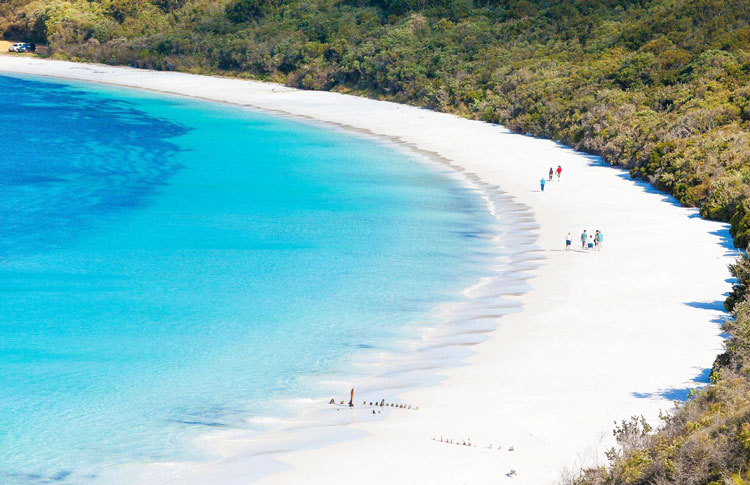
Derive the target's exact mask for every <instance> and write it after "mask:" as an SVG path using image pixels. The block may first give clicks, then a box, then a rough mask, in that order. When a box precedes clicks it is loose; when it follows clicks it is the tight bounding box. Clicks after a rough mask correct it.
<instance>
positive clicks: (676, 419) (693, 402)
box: [567, 254, 750, 485]
mask: <svg viewBox="0 0 750 485" xmlns="http://www.w3.org/2000/svg"><path fill="white" fill-rule="evenodd" d="M732 273H733V274H734V275H735V276H737V278H738V279H739V282H738V284H737V285H735V293H734V294H735V296H739V294H738V293H737V290H738V289H739V288H743V290H741V291H746V290H747V287H748V284H750V257H748V255H747V254H743V255H742V256H741V257H740V259H739V260H738V261H737V263H736V264H734V265H733V267H732ZM732 312H733V316H734V319H733V320H730V321H727V322H726V323H725V324H724V330H726V331H727V332H728V333H729V334H730V338H729V339H728V340H727V341H726V343H725V346H726V352H725V353H724V354H722V355H720V356H719V357H718V358H717V359H716V363H715V364H714V369H713V372H712V374H711V382H712V384H711V385H709V386H708V387H707V388H706V389H704V390H702V391H699V392H697V393H695V394H694V395H693V397H692V399H690V400H688V401H687V402H685V403H683V404H681V405H680V406H678V407H677V409H676V411H675V412H674V413H672V414H668V415H664V416H662V419H663V421H664V423H663V426H662V427H661V428H660V429H659V430H658V431H657V432H652V429H651V428H650V427H649V426H648V424H647V423H646V422H645V421H644V420H643V419H642V418H641V419H639V418H632V419H631V420H630V421H625V422H623V423H622V424H621V425H620V426H618V427H617V428H616V429H615V437H616V439H617V443H618V447H617V448H613V449H612V450H610V451H609V452H608V453H607V458H608V459H609V464H608V466H607V467H598V468H590V469H588V470H584V471H583V473H582V474H581V475H580V476H578V477H575V478H572V479H570V480H568V481H567V483H568V485H615V484H617V485H646V484H659V485H667V484H675V485H677V484H705V485H723V484H727V485H748V484H750V299H749V298H748V295H747V294H745V296H743V297H742V299H737V300H734V303H733V305H732Z"/></svg>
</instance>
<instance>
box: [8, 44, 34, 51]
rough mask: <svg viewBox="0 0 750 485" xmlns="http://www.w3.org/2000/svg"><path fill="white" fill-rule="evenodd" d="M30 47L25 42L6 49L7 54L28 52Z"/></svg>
mask: <svg viewBox="0 0 750 485" xmlns="http://www.w3.org/2000/svg"><path fill="white" fill-rule="evenodd" d="M30 50H31V45H30V44H27V43H26V42H16V43H15V44H13V45H11V46H10V47H8V52H29V51H30Z"/></svg>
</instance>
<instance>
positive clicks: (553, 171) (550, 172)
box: [540, 165, 562, 192]
mask: <svg viewBox="0 0 750 485" xmlns="http://www.w3.org/2000/svg"><path fill="white" fill-rule="evenodd" d="M555 174H557V181H558V182H559V181H560V175H562V167H561V166H560V165H558V166H557V170H555V169H553V168H552V167H550V168H549V181H550V182H552V177H554V175H555ZM540 183H541V184H542V192H544V184H546V183H547V181H546V180H545V179H544V177H542V180H540Z"/></svg>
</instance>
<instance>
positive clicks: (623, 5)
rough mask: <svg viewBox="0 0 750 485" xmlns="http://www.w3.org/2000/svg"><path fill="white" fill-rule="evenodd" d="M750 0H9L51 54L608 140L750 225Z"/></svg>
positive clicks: (24, 33) (669, 185) (739, 226)
mask: <svg viewBox="0 0 750 485" xmlns="http://www.w3.org/2000/svg"><path fill="white" fill-rule="evenodd" d="M749 18H750V3H748V2H746V1H744V0H602V1H594V0H571V1H561V0H219V1H212V0H6V1H5V2H2V4H0V30H1V31H3V32H4V35H5V37H6V38H10V39H14V40H22V39H23V40H27V41H33V42H36V43H40V44H43V43H49V45H50V48H51V53H52V55H53V56H55V57H64V58H73V59H77V60H88V61H97V62H104V63H111V64H126V65H131V66H136V67H144V68H155V69H164V70H182V71H189V72H200V73H217V72H221V73H223V74H230V75H236V76H247V77H254V78H259V79H265V80H271V81H278V82H283V83H288V84H290V85H292V86H297V87H301V88H305V89H325V90H337V91H342V92H353V93H357V94H361V95H366V96H372V97H379V98H385V99H390V100H394V101H399V102H404V103H410V104H415V105H419V106H426V107H429V108H432V109H436V110H441V111H449V112H454V113H458V114H461V115H463V116H468V117H472V118H477V119H482V120H487V121H492V122H499V123H502V124H504V125H506V126H508V127H510V128H512V129H514V130H517V131H519V132H523V133H530V134H533V135H536V136H543V137H548V138H553V139H556V140H560V141H563V142H564V143H566V144H569V145H571V146H573V147H575V148H578V149H581V150H585V151H587V152H591V153H595V154H600V155H602V156H603V157H604V159H605V160H606V161H607V162H609V163H611V164H613V165H619V166H623V167H627V168H628V169H630V173H631V175H632V176H633V177H638V178H643V179H646V180H648V181H650V182H651V183H653V184H654V185H655V186H656V187H657V188H659V189H660V190H663V191H666V192H669V193H670V194H672V195H674V196H675V197H676V198H677V199H679V201H680V202H681V203H682V204H684V205H687V206H695V207H700V210H701V214H702V215H703V216H704V217H707V218H710V219H716V220H721V221H727V222H731V227H732V236H733V238H734V241H735V244H736V245H737V246H738V247H745V246H746V245H747V243H748V235H749V234H750V198H749V197H748V195H750V138H749V134H748V131H749V129H748V128H749V127H750V83H749V82H748V81H749V80H750V26H748V19H749Z"/></svg>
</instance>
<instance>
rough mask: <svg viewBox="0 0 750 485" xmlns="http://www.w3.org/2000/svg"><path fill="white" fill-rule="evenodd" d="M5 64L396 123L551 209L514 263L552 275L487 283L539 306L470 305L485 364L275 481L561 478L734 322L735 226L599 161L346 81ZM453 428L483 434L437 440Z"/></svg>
mask: <svg viewBox="0 0 750 485" xmlns="http://www.w3.org/2000/svg"><path fill="white" fill-rule="evenodd" d="M2 70H5V71H9V72H17V73H24V74H33V75H48V76H53V77H58V78H67V79H72V80H82V81H93V82H99V83H104V84H114V85H120V86H127V87H136V88H143V89H150V90H154V91H162V92H167V93H172V94H178V95H185V96H192V97H197V98H202V99H208V100H212V101H219V102H227V103H231V104H238V105H245V106H251V107H255V108H259V109H263V110H269V111H275V112H279V113H286V114H291V115H293V116H302V117H308V118H311V119H315V120H318V121H323V122H327V123H332V124H335V125H339V126H342V127H351V128H353V129H356V130H362V131H364V132H369V133H372V134H377V135H380V136H385V137H389V138H391V139H393V140H396V141H399V142H401V143H403V144H405V145H407V146H410V147H413V148H416V149H418V150H420V151H424V152H428V153H433V154H435V155H436V156H439V157H441V158H443V159H444V160H445V161H446V163H448V164H449V166H451V167H452V168H454V169H456V170H461V171H462V172H463V173H464V175H465V176H467V177H468V179H469V180H471V181H472V182H474V183H475V184H477V185H481V186H483V187H486V188H488V189H491V190H493V191H497V186H499V187H502V189H503V190H504V191H505V193H507V195H503V197H506V200H508V201H509V199H512V201H513V203H517V204H520V205H521V206H523V207H528V208H529V209H530V211H531V213H532V214H534V215H535V216H536V218H537V219H538V221H539V223H540V227H539V229H538V230H537V232H538V237H539V241H538V243H537V244H538V246H539V247H540V249H539V250H533V249H530V251H532V253H531V254H533V255H534V257H537V258H538V257H542V256H544V257H545V258H546V259H545V262H544V264H543V265H541V266H540V267H538V268H529V267H528V266H527V265H526V263H524V262H523V261H519V262H518V263H517V264H516V263H514V264H510V265H509V266H508V267H510V268H512V267H514V265H516V266H517V265H521V266H522V267H523V269H524V270H525V271H527V272H530V273H531V274H533V275H534V276H535V279H534V285H533V287H532V288H531V289H530V291H528V292H527V293H525V294H522V295H521V294H519V292H517V291H513V289H512V288H511V289H510V291H508V288H505V291H503V289H502V288H497V286H496V285H484V286H478V287H475V288H474V290H473V293H472V295H471V296H472V298H474V299H475V300H480V299H481V300H483V301H486V302H494V303H495V304H497V303H498V300H497V299H498V298H500V297H502V296H505V297H506V298H508V294H510V298H511V300H512V301H513V302H514V303H513V304H515V305H523V306H524V310H523V311H522V312H520V313H514V314H508V315H505V317H504V318H502V319H500V320H497V318H496V315H494V314H487V313H486V312H485V310H482V312H479V311H477V312H475V313H474V314H473V316H471V317H470V318H476V317H483V316H484V317H485V318H486V319H488V320H491V321H492V325H493V326H494V325H497V329H496V330H495V331H494V333H493V338H492V339H490V340H487V341H484V342H482V343H478V344H477V345H476V346H475V347H474V349H475V350H476V351H477V352H476V354H474V355H473V356H471V357H469V358H468V359H467V362H468V363H469V365H468V366H463V367H457V368H452V369H449V370H443V371H441V372H440V374H441V376H443V382H442V384H441V385H439V386H436V387H433V388H422V389H417V390H410V391H408V392H406V393H404V395H403V396H402V398H403V402H411V403H418V404H419V405H420V407H421V410H420V412H419V413H417V414H411V415H408V416H406V415H405V414H403V413H402V414H400V415H394V416H391V417H389V419H387V420H378V421H375V422H362V423H358V424H354V425H352V426H349V427H348V428H351V429H354V430H356V431H359V432H365V433H367V436H368V437H367V438H366V439H363V440H359V441H357V442H356V445H352V443H351V442H345V441H342V442H337V443H335V444H332V445H330V446H328V447H326V448H324V449H321V448H314V449H304V450H296V451H288V452H284V453H282V454H280V455H279V456H280V458H281V459H282V460H283V461H284V462H286V463H288V464H290V465H291V467H290V468H289V469H288V470H287V471H285V472H283V473H278V474H274V475H270V476H268V477H266V478H265V479H263V480H261V482H262V483H298V482H299V483H302V482H304V483H329V482H331V481H338V480H345V479H348V478H351V477H356V481H357V482H358V483H373V482H375V481H378V482H379V481H384V480H387V481H389V482H391V483H427V482H430V483H455V482H456V481H457V480H458V481H459V482H468V483H485V482H493V483H494V482H497V481H502V480H504V479H509V478H512V477H507V476H506V474H507V473H508V472H509V470H511V469H514V470H516V471H517V473H518V475H517V476H516V477H515V478H513V479H514V480H515V481H516V482H518V481H519V480H520V481H521V483H551V482H552V481H554V479H555V478H556V477H557V476H558V474H559V472H560V470H561V469H562V468H563V467H565V466H575V464H576V462H580V461H582V460H586V459H595V458H596V457H597V456H599V454H600V451H601V449H603V448H604V447H605V446H603V445H606V444H608V441H607V440H604V442H603V443H601V442H599V441H598V440H597V437H598V436H604V435H605V434H608V433H609V429H610V427H611V424H612V420H615V419H622V418H625V417H627V416H629V415H631V414H644V415H646V417H647V418H650V419H651V420H652V421H653V420H654V418H655V416H656V414H657V413H658V410H659V409H666V408H668V407H669V402H670V400H671V399H672V398H673V397H678V395H679V394H680V391H681V390H682V389H683V388H687V387H691V386H692V387H695V386H696V385H699V381H696V380H695V379H694V378H695V376H698V375H701V372H702V370H703V369H705V368H707V367H709V366H710V364H711V362H712V361H713V358H714V357H715V355H716V353H718V351H719V349H720V345H721V338H720V336H719V329H718V326H717V325H716V323H715V321H714V322H713V323H712V320H716V319H717V318H720V316H721V313H722V312H721V310H720V309H719V307H718V306H717V305H716V304H715V302H717V301H720V300H721V297H722V293H723V292H724V291H726V290H727V289H728V288H729V283H728V282H727V281H726V280H727V276H728V275H727V274H726V270H725V267H726V263H727V262H729V261H730V260H731V257H732V254H733V251H732V250H731V249H730V246H729V244H728V239H727V237H728V236H727V227H726V225H723V224H718V223H713V222H707V221H703V220H701V219H699V218H697V217H695V214H696V213H695V211H694V210H690V209H684V208H680V207H678V206H677V205H676V203H675V202H674V200H672V199H671V198H669V197H667V196H664V195H663V194H659V193H656V192H655V191H653V190H651V189H650V188H648V187H647V186H645V185H643V184H638V183H635V182H632V181H630V180H627V179H626V177H624V176H623V175H624V174H623V172H620V171H618V170H615V169H612V168H609V167H604V166H603V165H602V164H601V163H600V162H599V161H598V160H597V159H595V158H592V157H587V156H585V155H582V154H579V153H576V152H574V151H572V150H570V149H567V148H565V147H562V146H559V145H557V144H555V143H553V142H550V141H545V140H535V139H531V138H528V137H523V136H520V135H514V134H511V133H509V132H508V131H507V130H504V129H502V128H500V127H498V126H493V125H489V124H486V123H481V122H476V121H469V120H465V119H462V118H458V117H455V116H452V115H447V114H442V113H435V112H430V111H426V110H421V109H418V108H413V107H408V106H401V105H397V104H393V103H387V102H379V101H373V100H367V99H363V98H356V97H352V96H345V95H340V94H336V93H324V92H311V91H297V90H293V89H290V88H286V87H282V86H278V85H272V84H264V83H258V82H250V81H241V80H233V79H225V78H213V77H204V76H194V75H189V74H180V73H164V72H152V71H142V70H135V69H129V68H116V67H110V66H98V65H96V66H95V65H82V64H75V63H68V62H60V61H42V60H32V59H26V58H11V57H7V56H0V71H2ZM557 163H562V165H563V169H564V172H563V180H562V182H561V183H560V184H556V183H553V184H550V187H549V188H548V190H547V191H546V192H545V193H541V192H540V191H539V190H538V188H537V185H538V181H539V178H540V177H543V176H544V175H545V173H546V170H547V168H548V167H549V166H550V165H552V164H557ZM496 193H497V194H500V195H502V193H501V192H499V191H498V192H496ZM522 219H523V218H522ZM516 222H521V221H516ZM516 227H518V226H516ZM584 227H585V228H588V229H589V230H593V229H602V230H603V231H604V233H605V234H606V235H607V240H606V243H607V248H606V250H605V251H604V252H602V253H597V254H581V253H577V252H574V253H571V254H565V253H564V252H562V251H560V249H561V246H562V245H561V244H560V243H561V242H562V239H563V237H564V235H565V233H566V232H569V231H570V232H573V231H580V230H581V229H582V228H584ZM511 234H517V233H512V231H511ZM516 269H518V268H517V267H516ZM696 274H698V275H700V277H699V278H696V277H695V275H696ZM504 281H505V282H507V281H508V280H507V279H506V280H504ZM501 284H502V282H501ZM514 293H516V294H514ZM474 310H476V307H474ZM472 311H473V310H472ZM469 313H470V314H471V311H469ZM487 315H489V316H487ZM441 435H442V436H445V437H446V438H452V439H465V438H470V439H472V441H473V442H474V443H475V444H477V445H478V446H477V447H476V448H474V447H472V448H468V447H461V448H458V447H455V446H453V447H451V446H449V445H445V444H441V443H439V442H435V441H433V440H432V439H431V438H433V437H437V436H441ZM489 444H493V445H494V446H495V447H494V448H493V449H492V451H490V449H489V448H487V445H489ZM498 444H500V445H502V446H504V448H503V450H497V445H498ZM600 444H602V446H601V449H600V450H596V447H597V445H600ZM510 446H513V448H514V450H513V451H508V449H509V447H510ZM228 461H229V460H224V461H223V465H221V466H217V467H216V468H213V469H208V468H207V469H205V470H206V472H207V473H208V475H204V476H203V478H202V479H201V478H200V477H195V482H193V481H191V483H210V480H211V479H216V478H217V477H220V479H221V482H222V483H235V482H236V483H240V482H241V483H245V482H246V481H247V479H248V478H249V477H248V476H247V475H244V474H243V469H244V470H246V471H247V469H248V468H247V467H248V463H246V462H243V460H242V459H239V458H238V459H235V460H231V462H229V463H227V462H228ZM238 474H239V475H238ZM201 480H203V481H201ZM180 483H183V481H182V480H180Z"/></svg>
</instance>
